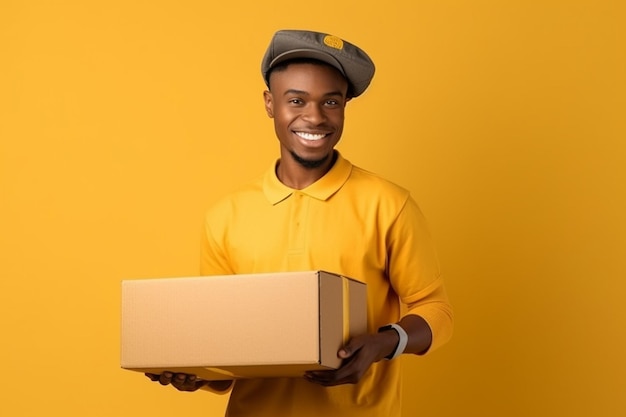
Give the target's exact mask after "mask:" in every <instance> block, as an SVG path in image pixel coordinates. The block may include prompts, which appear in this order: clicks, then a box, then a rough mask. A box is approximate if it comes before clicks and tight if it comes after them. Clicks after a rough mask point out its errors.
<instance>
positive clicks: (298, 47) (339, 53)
mask: <svg viewBox="0 0 626 417" xmlns="http://www.w3.org/2000/svg"><path fill="white" fill-rule="evenodd" d="M301 58H309V59H315V60H318V61H322V62H325V63H327V64H329V65H331V66H333V67H335V68H337V69H338V70H339V72H341V73H342V74H343V76H344V77H346V79H347V80H348V83H349V84H350V89H349V90H350V91H349V92H350V93H351V96H352V97H357V96H359V95H361V94H362V93H363V92H364V91H365V89H366V88H367V86H368V85H369V84H370V82H371V81H372V77H373V76H374V63H373V62H372V60H371V59H370V57H369V56H367V54H366V53H365V52H364V51H363V50H362V49H361V48H359V47H358V46H355V45H353V44H351V43H349V42H346V41H344V40H343V39H340V38H338V37H336V36H333V35H327V34H325V33H319V32H311V31H307V30H280V31H278V32H276V33H275V34H274V37H273V38H272V41H271V42H270V45H269V47H268V48H267V51H266V52H265V56H264V57H263V62H262V64H261V72H262V74H263V79H264V80H265V84H267V85H269V77H268V76H269V72H270V70H271V69H272V68H274V67H275V66H276V65H278V64H280V63H281V62H285V61H290V60H292V59H301Z"/></svg>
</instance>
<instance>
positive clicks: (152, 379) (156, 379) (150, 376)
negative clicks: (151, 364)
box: [144, 372, 161, 381]
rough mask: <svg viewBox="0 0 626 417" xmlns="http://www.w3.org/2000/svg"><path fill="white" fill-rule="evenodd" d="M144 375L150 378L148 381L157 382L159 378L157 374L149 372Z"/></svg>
mask: <svg viewBox="0 0 626 417" xmlns="http://www.w3.org/2000/svg"><path fill="white" fill-rule="evenodd" d="M144 375H145V376H147V377H148V378H150V381H158V380H159V378H160V376H161V375H159V374H151V373H149V372H146V373H145V374H144Z"/></svg>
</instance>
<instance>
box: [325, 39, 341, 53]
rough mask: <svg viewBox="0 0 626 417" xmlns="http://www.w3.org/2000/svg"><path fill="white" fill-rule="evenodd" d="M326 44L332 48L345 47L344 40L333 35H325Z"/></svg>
mask: <svg viewBox="0 0 626 417" xmlns="http://www.w3.org/2000/svg"><path fill="white" fill-rule="evenodd" d="M324 44H326V46H330V47H331V48H335V49H340V50H341V49H343V41H342V40H341V39H340V38H338V37H336V36H333V35H326V36H325V37H324Z"/></svg>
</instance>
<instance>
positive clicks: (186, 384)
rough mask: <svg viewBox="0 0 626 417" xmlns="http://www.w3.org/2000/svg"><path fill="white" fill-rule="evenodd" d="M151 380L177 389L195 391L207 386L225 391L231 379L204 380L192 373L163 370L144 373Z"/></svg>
mask: <svg viewBox="0 0 626 417" xmlns="http://www.w3.org/2000/svg"><path fill="white" fill-rule="evenodd" d="M145 375H146V376H147V377H148V378H149V379H150V380H151V381H154V382H158V383H159V384H161V385H172V386H173V387H174V388H176V389H177V390H179V391H197V390H198V389H200V388H202V387H204V386H207V387H208V388H211V389H213V390H216V391H226V390H227V389H228V388H229V387H230V385H231V384H232V381H205V380H203V379H199V378H198V377H196V376H195V375H193V374H183V373H177V374H176V373H173V372H163V373H162V374H160V375H159V374H151V373H146V374H145Z"/></svg>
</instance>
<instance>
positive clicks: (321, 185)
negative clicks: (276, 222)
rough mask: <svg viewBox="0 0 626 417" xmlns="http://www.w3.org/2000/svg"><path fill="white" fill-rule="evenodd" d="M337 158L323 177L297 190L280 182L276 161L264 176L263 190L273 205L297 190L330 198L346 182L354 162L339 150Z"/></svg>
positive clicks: (325, 198)
mask: <svg viewBox="0 0 626 417" xmlns="http://www.w3.org/2000/svg"><path fill="white" fill-rule="evenodd" d="M335 152H337V160H336V161H335V163H334V164H333V166H332V167H331V168H330V171H328V172H327V173H326V175H324V176H323V177H322V178H320V179H319V180H317V181H315V182H314V183H313V184H311V185H309V186H308V187H306V188H304V189H302V190H295V189H293V188H290V187H287V186H286V185H285V184H283V183H282V182H280V180H279V179H278V177H277V176H276V163H274V164H272V166H271V168H270V169H268V170H267V172H266V173H265V176H264V178H263V192H264V193H265V197H266V198H267V199H268V200H269V202H270V203H271V204H272V205H276V204H278V203H280V202H281V201H283V200H286V199H287V198H288V197H289V196H290V195H292V194H293V193H294V192H295V191H298V192H300V193H302V194H305V195H308V196H310V197H313V198H316V199H318V200H322V201H325V200H328V199H329V198H330V197H331V196H332V195H333V194H335V193H336V192H337V191H339V189H340V188H341V187H342V186H343V185H344V184H345V182H346V181H347V180H348V178H349V177H350V173H351V172H352V164H351V163H350V162H349V161H348V160H347V159H344V158H343V157H342V156H341V154H340V153H339V152H338V151H335Z"/></svg>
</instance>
